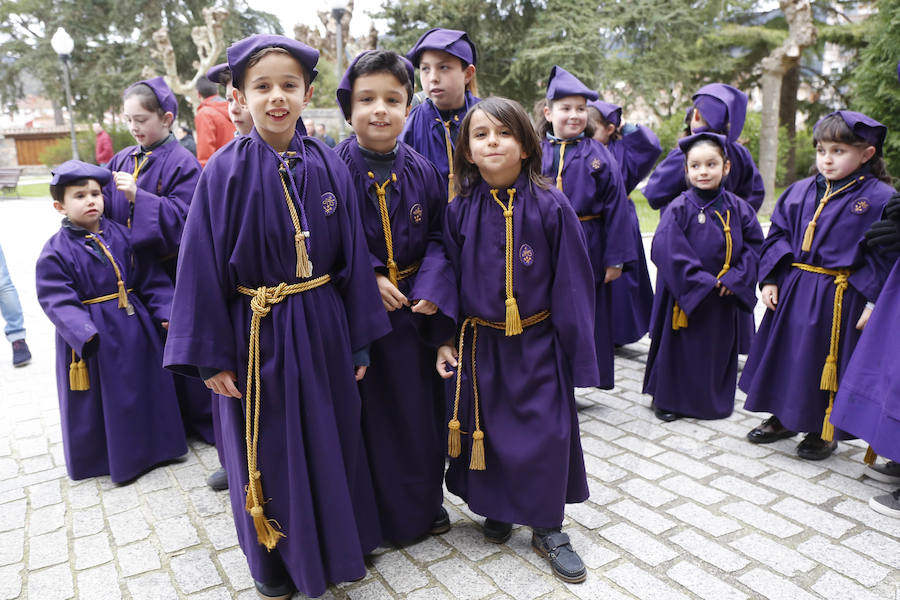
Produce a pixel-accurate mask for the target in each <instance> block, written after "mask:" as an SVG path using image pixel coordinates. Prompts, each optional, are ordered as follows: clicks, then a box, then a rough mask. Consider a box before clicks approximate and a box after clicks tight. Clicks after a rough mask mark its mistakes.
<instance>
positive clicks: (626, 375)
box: [0, 199, 900, 600]
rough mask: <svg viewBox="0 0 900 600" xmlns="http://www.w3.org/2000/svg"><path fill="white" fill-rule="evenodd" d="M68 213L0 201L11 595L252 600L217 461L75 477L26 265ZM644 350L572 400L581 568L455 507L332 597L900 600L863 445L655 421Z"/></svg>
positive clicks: (2, 410)
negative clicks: (820, 445)
mask: <svg viewBox="0 0 900 600" xmlns="http://www.w3.org/2000/svg"><path fill="white" fill-rule="evenodd" d="M57 226H58V218H57V215H56V213H55V212H54V211H53V210H52V208H51V206H50V201H49V199H45V200H40V199H38V200H0V243H2V245H3V249H4V252H5V253H6V257H7V260H8V261H9V262H10V268H11V272H12V276H13V280H14V282H15V283H16V285H17V287H18V289H19V293H20V296H21V298H22V301H23V304H24V306H25V313H26V326H27V327H28V342H29V344H30V345H31V348H32V352H33V353H34V361H33V362H32V364H31V365H30V366H28V367H25V368H22V369H15V370H14V369H13V368H12V367H11V366H10V363H11V361H10V356H11V354H10V350H9V346H8V345H6V344H0V415H2V416H0V599H6V598H31V599H34V600H38V599H39V600H55V599H64V598H82V599H93V598H98V599H99V598H102V599H108V598H109V599H115V598H134V599H136V600H150V599H168V598H190V599H196V600H201V599H202V600H214V599H220V598H221V599H227V598H241V599H244V598H246V599H249V598H255V593H254V591H253V587H252V580H251V579H250V576H249V572H248V570H247V567H246V563H245V561H244V558H243V555H242V553H241V551H240V549H239V547H238V546H237V539H236V536H235V532H234V529H233V525H232V518H231V513H230V510H229V508H228V504H227V494H226V493H225V492H221V493H215V492H212V491H210V490H209V489H207V488H206V487H205V485H204V478H205V477H206V475H207V474H208V473H209V472H211V471H212V470H213V469H214V468H216V466H217V458H216V452H215V449H214V448H212V447H209V446H206V445H205V444H202V443H197V442H195V443H192V444H191V449H190V453H189V455H188V458H187V460H185V461H184V462H182V463H178V464H172V465H169V466H165V467H162V468H158V469H156V470H154V471H152V472H150V473H148V474H146V475H144V476H143V477H141V478H140V479H138V480H137V481H136V482H135V483H132V484H131V485H126V486H121V487H120V486H116V485H113V484H112V483H111V482H110V480H109V478H99V479H90V480H86V481H81V482H73V481H70V480H69V479H68V478H67V477H66V473H65V466H64V463H63V453H62V443H61V435H60V428H59V412H58V408H57V399H56V388H55V378H54V371H53V363H52V357H53V337H52V328H51V326H50V324H49V322H48V321H47V320H46V318H45V317H44V315H43V313H42V312H41V310H40V307H39V306H38V304H37V301H36V298H35V293H34V281H33V280H34V273H33V265H34V261H35V259H36V257H37V255H38V252H39V250H40V248H41V246H42V245H43V243H44V241H45V240H46V239H47V238H48V237H49V236H50V234H51V233H52V232H53V231H54V230H55V229H56V228H57ZM646 352H647V344H646V342H642V343H638V344H635V345H633V346H629V347H626V348H624V349H623V350H622V351H621V352H620V354H619V356H618V357H617V361H616V371H617V387H616V389H614V390H611V391H599V390H580V391H579V396H580V402H582V403H583V404H585V405H586V406H585V408H583V409H582V410H581V411H580V422H581V433H582V443H583V446H584V451H585V462H586V464H587V471H588V475H589V481H590V486H591V497H590V500H589V501H587V502H585V503H583V504H578V505H573V506H570V507H568V510H567V519H566V523H565V527H566V531H567V532H568V533H569V535H570V536H571V538H572V541H573V542H574V545H575V547H576V548H577V549H578V550H579V552H580V553H581V556H582V557H583V558H584V561H585V563H586V564H587V566H588V567H589V575H588V579H587V582H585V583H583V584H581V585H566V584H563V583H561V582H559V581H558V580H556V579H554V577H553V576H552V575H551V574H550V571H549V569H548V567H547V566H546V564H545V563H544V561H543V560H542V559H540V558H538V556H537V555H536V554H534V552H532V550H531V549H530V547H529V532H528V530H527V528H517V529H516V530H515V531H514V534H513V537H512V539H511V540H510V541H509V543H508V544H506V545H502V546H495V545H493V544H487V543H485V542H484V541H483V539H482V536H481V532H480V528H479V525H478V523H479V519H478V518H477V516H476V515H473V514H472V513H471V512H469V511H468V510H467V508H466V507H465V506H464V505H461V504H460V503H459V501H458V499H457V498H455V497H453V496H450V495H448V496H447V501H446V506H447V507H448V509H449V512H450V515H451V519H452V520H453V528H452V529H451V531H450V532H449V533H447V534H446V535H443V536H440V537H432V538H428V539H425V540H424V541H421V542H419V543H417V544H414V545H411V546H407V547H405V548H381V549H379V550H378V551H376V552H375V554H374V555H373V556H372V558H371V561H370V564H369V567H370V568H369V573H368V576H367V577H366V578H365V579H363V580H362V581H358V582H355V583H351V584H342V585H339V586H337V587H334V588H331V589H330V590H329V591H328V592H327V593H326V595H325V597H326V598H347V599H352V600H369V599H373V600H374V599H381V598H403V597H405V598H410V599H415V600H426V599H428V600H431V599H434V600H443V599H449V598H465V599H477V598H490V599H499V598H515V599H517V600H519V599H526V600H530V599H536V598H542V599H550V598H552V599H557V598H576V597H577V598H584V599H609V600H621V599H623V598H640V599H642V600H681V599H685V598H703V599H706V600H730V599H735V600H738V599H743V598H768V599H771V600H782V599H785V600H787V599H791V600H807V599H812V598H826V599H853V600H875V599H892V600H900V591H898V590H900V570H898V569H900V520H898V519H891V518H889V517H883V516H880V515H878V514H877V513H875V512H873V511H872V510H870V509H869V507H868V506H867V504H866V502H867V501H868V499H869V497H870V496H872V495H874V494H878V493H885V492H887V491H890V490H891V487H890V486H887V485H884V484H881V483H878V482H875V481H873V480H871V479H867V478H865V477H864V476H863V466H862V455H863V450H864V445H863V444H862V443H861V442H854V443H842V444H841V446H840V449H839V452H838V453H837V454H836V455H835V456H833V457H832V458H830V459H829V460H826V461H823V462H821V463H810V462H804V461H801V460H799V459H797V458H795V455H794V445H795V444H796V440H784V441H781V442H778V443H775V444H772V445H768V446H754V445H751V444H749V443H747V442H746V441H745V440H744V435H745V433H746V432H747V431H748V430H749V429H750V428H751V427H752V426H754V425H756V424H757V423H758V422H759V416H757V415H753V414H750V413H748V412H745V411H743V410H742V409H741V407H740V406H741V400H742V399H743V398H742V396H740V395H739V398H738V405H737V410H736V411H735V413H734V414H733V415H732V417H731V418H729V419H726V420H723V421H710V422H699V421H694V420H683V421H677V422H674V423H669V424H663V423H660V422H659V421H657V420H656V419H655V418H654V417H653V415H652V413H651V412H650V410H649V409H648V406H649V403H650V399H649V397H647V396H644V395H642V394H641V393H640V390H641V381H642V378H643V367H644V361H645V360H646Z"/></svg>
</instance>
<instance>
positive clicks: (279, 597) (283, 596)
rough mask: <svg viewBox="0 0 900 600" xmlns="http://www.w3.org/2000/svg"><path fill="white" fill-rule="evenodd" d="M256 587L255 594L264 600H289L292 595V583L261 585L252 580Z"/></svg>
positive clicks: (261, 583) (259, 582)
mask: <svg viewBox="0 0 900 600" xmlns="http://www.w3.org/2000/svg"><path fill="white" fill-rule="evenodd" d="M253 585H255V586H256V594H257V595H258V596H259V597H260V598H264V599H265V600H289V599H290V597H291V596H293V595H294V585H293V584H292V583H263V582H261V581H256V580H255V579H254V580H253Z"/></svg>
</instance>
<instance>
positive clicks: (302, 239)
mask: <svg viewBox="0 0 900 600" xmlns="http://www.w3.org/2000/svg"><path fill="white" fill-rule="evenodd" d="M308 237H309V232H308V231H298V232H297V233H296V234H294V245H295V246H296V247H297V277H299V278H301V279H305V278H307V277H312V262H310V260H309V255H308V254H307V253H306V238H308Z"/></svg>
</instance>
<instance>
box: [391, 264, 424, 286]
mask: <svg viewBox="0 0 900 600" xmlns="http://www.w3.org/2000/svg"><path fill="white" fill-rule="evenodd" d="M421 266H422V261H421V260H417V261H416V262H414V263H413V264H411V265H409V266H408V267H406V268H405V269H400V270H399V271H397V281H402V280H404V279H406V278H407V277H409V276H411V275H415V274H416V272H418V270H419V267H421Z"/></svg>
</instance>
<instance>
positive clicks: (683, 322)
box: [672, 302, 688, 331]
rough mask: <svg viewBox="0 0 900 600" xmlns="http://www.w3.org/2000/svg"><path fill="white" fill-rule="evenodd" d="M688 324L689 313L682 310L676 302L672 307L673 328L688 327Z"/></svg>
mask: <svg viewBox="0 0 900 600" xmlns="http://www.w3.org/2000/svg"><path fill="white" fill-rule="evenodd" d="M687 326H688V316H687V313H686V312H684V311H683V310H681V307H680V306H678V303H677V302H676V303H675V306H674V307H673V308H672V330H673V331H678V330H679V329H686V328H687Z"/></svg>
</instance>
